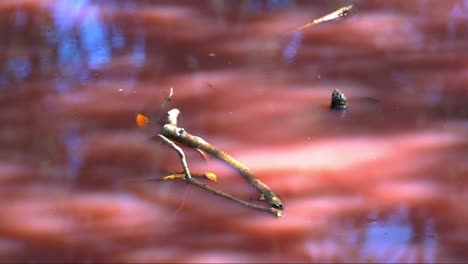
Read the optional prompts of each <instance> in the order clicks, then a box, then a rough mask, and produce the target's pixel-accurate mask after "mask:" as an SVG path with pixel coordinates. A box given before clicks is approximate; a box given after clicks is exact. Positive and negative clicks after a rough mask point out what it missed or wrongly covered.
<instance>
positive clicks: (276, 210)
mask: <svg viewBox="0 0 468 264" xmlns="http://www.w3.org/2000/svg"><path fill="white" fill-rule="evenodd" d="M179 114H180V111H179V110H178V109H172V110H170V111H169V112H168V113H167V117H166V120H165V122H166V123H165V125H164V126H163V128H162V130H161V133H160V134H158V135H157V137H159V138H161V139H162V140H163V141H164V142H166V143H167V144H168V145H169V146H170V147H171V148H173V149H174V150H175V151H176V152H177V153H178V155H179V159H180V161H181V164H182V167H183V170H184V175H185V177H184V178H181V179H182V180H184V181H185V182H187V183H190V184H193V185H195V186H197V187H200V188H203V189H205V190H207V191H209V192H211V193H214V194H217V195H220V196H223V197H225V198H228V199H230V200H233V201H236V202H238V203H240V204H243V205H245V206H247V207H250V208H254V209H257V210H261V211H265V212H269V213H272V214H274V215H275V216H277V217H280V216H281V215H282V210H283V209H284V205H283V203H282V202H281V200H280V199H279V198H278V196H277V195H276V194H275V193H274V192H273V191H272V190H271V189H270V188H269V187H268V186H267V185H266V184H265V183H263V182H262V181H260V180H259V179H258V178H257V177H256V176H255V175H254V174H253V173H252V172H251V171H250V170H249V169H248V168H247V167H246V166H245V165H243V164H242V163H241V162H239V161H238V160H236V159H235V158H234V157H232V156H231V155H229V154H227V153H225V152H224V151H222V150H220V149H218V148H216V147H215V146H213V145H211V144H210V143H208V142H206V141H205V140H204V139H202V138H201V137H197V136H194V135H191V134H189V133H188V132H187V131H185V129H183V128H180V127H178V126H177V118H178V116H179ZM171 140H174V141H177V142H179V143H181V144H183V145H185V146H188V147H191V148H194V149H200V150H202V151H204V152H206V153H208V154H209V155H211V156H213V157H216V158H218V159H220V160H222V161H224V162H225V163H227V164H228V165H229V166H231V167H232V168H234V169H236V170H237V171H238V172H239V173H240V174H241V175H242V176H243V177H244V178H245V179H246V180H247V181H248V182H249V183H250V184H251V185H252V186H253V187H255V188H256V189H257V190H258V191H260V193H261V194H262V197H265V200H266V201H267V202H268V204H269V207H265V206H260V205H257V204H253V203H250V202H247V201H244V200H241V199H239V198H236V197H234V196H232V195H230V194H227V193H225V192H223V191H220V190H217V189H214V188H213V187H210V186H208V185H206V184H204V183H201V182H199V181H197V180H195V179H194V178H193V177H192V176H191V174H190V171H189V168H188V165H187V161H186V160H185V154H184V152H183V150H182V149H181V148H180V147H178V146H177V145H175V144H174V142H172V141H171Z"/></svg>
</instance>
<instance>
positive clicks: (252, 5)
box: [249, 0, 292, 13]
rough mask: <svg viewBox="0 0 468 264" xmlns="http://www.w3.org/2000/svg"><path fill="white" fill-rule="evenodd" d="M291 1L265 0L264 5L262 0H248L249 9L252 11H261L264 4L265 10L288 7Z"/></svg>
mask: <svg viewBox="0 0 468 264" xmlns="http://www.w3.org/2000/svg"><path fill="white" fill-rule="evenodd" d="M291 3H292V1H291V0H267V1H266V3H265V5H264V4H263V1H262V0H252V1H249V10H250V12H253V13H257V12H261V11H263V9H264V6H265V9H267V10H277V9H284V8H288V7H290V6H291Z"/></svg>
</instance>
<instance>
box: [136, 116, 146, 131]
mask: <svg viewBox="0 0 468 264" xmlns="http://www.w3.org/2000/svg"><path fill="white" fill-rule="evenodd" d="M135 122H136V124H137V126H138V127H139V128H145V127H146V125H147V124H148V122H149V118H148V117H146V116H144V115H142V114H140V113H138V114H137V116H136V119H135Z"/></svg>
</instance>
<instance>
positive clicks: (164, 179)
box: [162, 172, 218, 182]
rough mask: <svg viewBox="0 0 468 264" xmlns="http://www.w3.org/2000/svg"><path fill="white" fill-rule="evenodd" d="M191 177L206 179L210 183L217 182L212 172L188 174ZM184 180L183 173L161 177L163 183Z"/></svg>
mask: <svg viewBox="0 0 468 264" xmlns="http://www.w3.org/2000/svg"><path fill="white" fill-rule="evenodd" d="M190 174H191V175H192V176H193V177H206V178H207V179H208V180H210V181H214V182H217V181H218V178H217V177H216V174H214V173H212V172H205V173H190ZM183 178H185V173H174V174H171V175H167V176H165V177H163V178H162V179H163V181H167V180H173V179H183Z"/></svg>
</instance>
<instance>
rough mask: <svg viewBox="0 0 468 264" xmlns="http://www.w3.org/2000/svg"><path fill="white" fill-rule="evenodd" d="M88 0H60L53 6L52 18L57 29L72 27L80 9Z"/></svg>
mask: <svg viewBox="0 0 468 264" xmlns="http://www.w3.org/2000/svg"><path fill="white" fill-rule="evenodd" d="M87 2H88V0H61V1H57V2H56V3H55V5H54V8H53V14H52V15H53V18H54V22H55V27H56V28H57V30H59V31H61V32H64V31H68V30H70V29H71V28H72V26H73V25H74V24H75V23H76V21H77V19H78V15H79V13H80V11H81V9H82V8H83V7H84V6H85V5H86V4H87Z"/></svg>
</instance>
